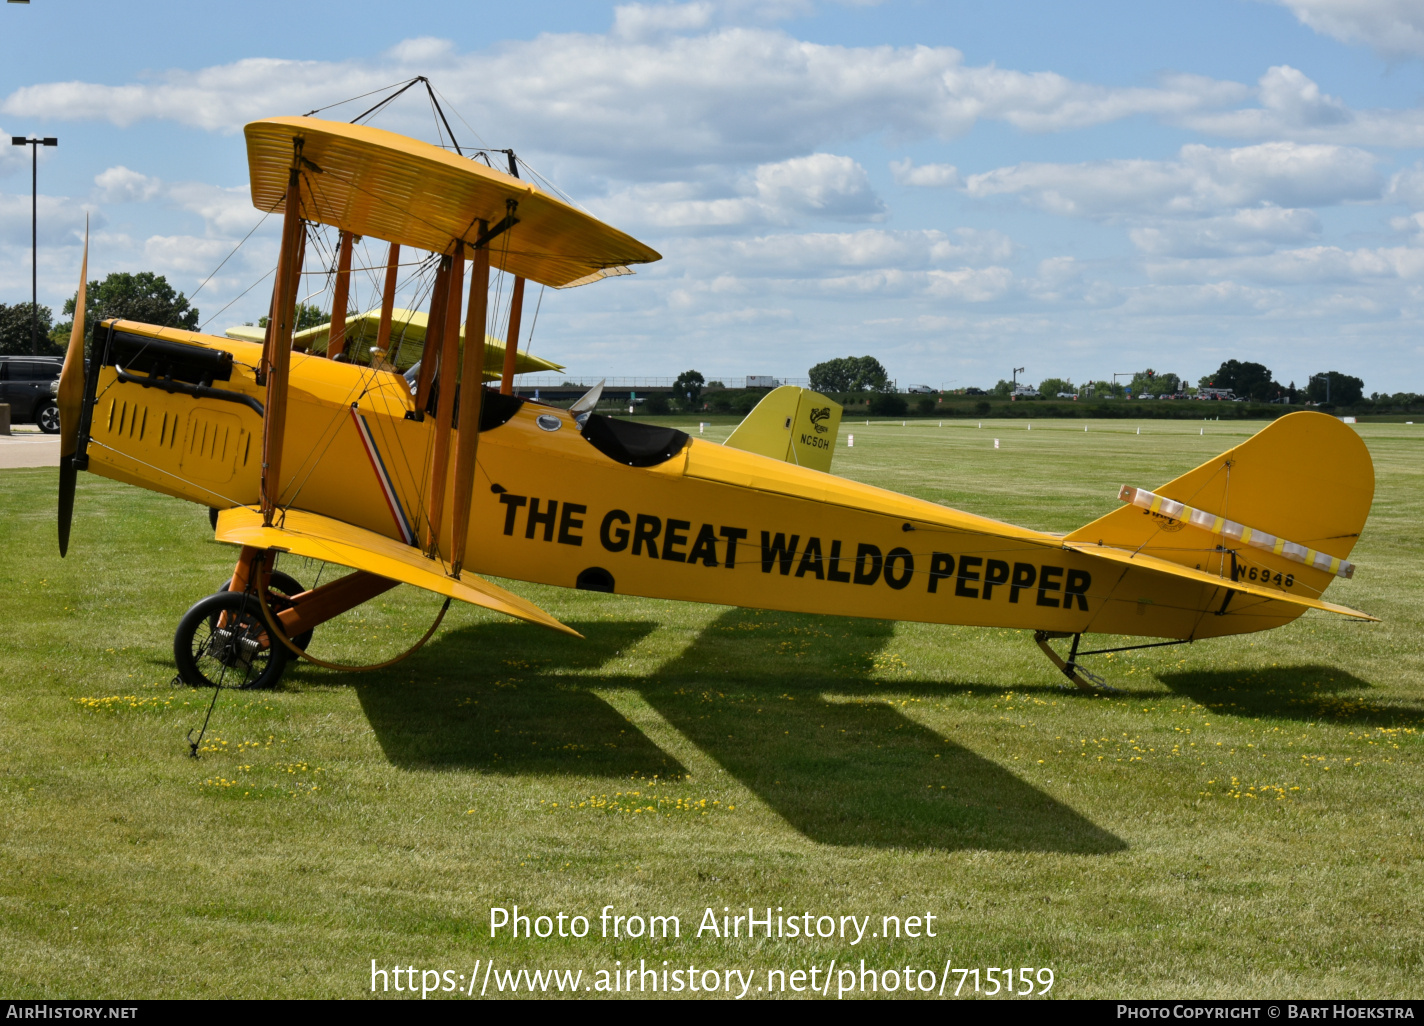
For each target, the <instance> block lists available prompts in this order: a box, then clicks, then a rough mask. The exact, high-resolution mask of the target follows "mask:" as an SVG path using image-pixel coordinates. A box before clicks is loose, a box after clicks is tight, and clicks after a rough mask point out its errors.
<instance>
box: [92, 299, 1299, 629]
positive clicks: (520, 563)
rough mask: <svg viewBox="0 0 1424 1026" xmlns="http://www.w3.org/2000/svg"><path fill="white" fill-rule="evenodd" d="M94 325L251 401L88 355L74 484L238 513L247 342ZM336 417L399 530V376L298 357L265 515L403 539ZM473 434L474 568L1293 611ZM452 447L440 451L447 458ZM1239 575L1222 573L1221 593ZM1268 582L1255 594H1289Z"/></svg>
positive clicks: (857, 593) (667, 592)
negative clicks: (80, 481)
mask: <svg viewBox="0 0 1424 1026" xmlns="http://www.w3.org/2000/svg"><path fill="white" fill-rule="evenodd" d="M113 329H114V333H115V335H116V336H124V337H127V338H129V339H131V340H134V341H130V342H129V345H130V346H133V345H134V344H135V341H136V340H137V339H140V338H143V337H146V336H157V337H158V338H161V339H162V340H164V341H166V342H168V343H170V344H178V345H182V346H186V347H192V348H193V349H194V350H195V351H207V352H218V353H223V352H225V353H230V354H231V355H232V358H233V362H232V375H231V379H230V380H229V381H226V382H219V383H215V384H214V386H213V387H215V388H220V389H221V390H224V391H228V392H231V393H232V394H233V395H236V396H243V397H246V398H248V399H249V400H250V401H251V403H252V405H247V404H243V403H241V402H233V401H230V400H226V399H224V400H218V399H215V398H204V397H195V396H191V395H187V394H181V393H170V392H165V391H164V390H163V388H162V385H161V383H152V384H140V383H137V382H136V381H134V380H132V379H134V378H137V377H139V375H136V374H132V373H130V374H128V377H129V378H130V379H131V380H128V381H124V380H120V379H119V370H120V369H121V368H119V367H116V366H113V365H104V363H103V361H102V360H98V361H96V371H95V374H96V381H95V384H94V396H95V399H94V401H93V412H92V419H91V425H90V433H89V440H88V445H87V455H88V469H89V470H90V471H92V472H94V473H97V474H100V475H102V476H105V477H110V478H113V479H115V480H119V481H124V482H126V483H129V484H134V485H138V486H140V487H144V488H149V489H153V490H156V491H160V492H165V493H167V494H170V495H174V496H176V497H178V498H183V499H187V500H190V501H192V502H196V503H201V504H203V505H206V506H215V507H219V508H228V507H255V506H256V505H257V504H258V501H259V491H260V453H261V432H262V418H261V416H260V414H259V413H258V412H257V410H258V405H257V404H260V403H261V401H262V399H263V396H264V391H263V389H262V388H261V387H260V386H259V385H258V384H257V383H256V376H255V368H256V366H257V361H258V359H259V356H260V350H261V347H260V346H257V345H254V344H250V343H243V342H238V341H234V340H231V339H225V338H216V337H213V336H205V335H199V334H196V333H189V332H182V331H176V330H173V329H154V328H151V327H147V326H143V325H138V324H131V323H127V322H119V323H118V324H115V325H113ZM105 331H106V329H105V328H101V329H100V331H99V332H98V334H97V336H96V337H98V338H100V339H103V338H104V337H105ZM353 403H354V404H355V406H356V408H357V409H358V411H359V412H360V413H361V414H362V415H363V416H364V418H365V420H366V423H367V424H368V425H369V430H370V437H371V440H372V441H373V442H374V444H375V446H376V447H377V449H378V450H379V452H380V456H381V460H382V462H383V464H384V466H385V469H386V471H387V472H388V476H389V480H390V482H391V483H392V484H393V486H394V488H395V491H396V493H397V495H396V497H397V499H398V501H399V507H400V509H401V510H403V511H405V512H406V515H407V516H412V515H414V517H415V518H416V519H417V521H418V516H419V510H420V509H421V492H422V491H423V486H424V482H425V481H426V479H427V478H428V476H429V467H428V462H429V459H430V453H431V452H432V450H433V448H434V446H433V438H432V432H433V431H435V430H437V428H438V426H437V424H436V422H435V421H434V419H432V418H428V417H427V418H425V419H423V420H417V419H414V418H413V416H412V415H413V413H414V412H415V407H414V400H413V397H412V396H411V393H410V388H409V386H408V384H407V382H406V380H405V379H404V378H403V377H402V376H401V375H399V374H396V373H392V372H388V371H373V370H371V369H370V368H368V367H360V366H356V365H353V364H349V363H338V362H333V361H331V360H326V359H322V358H321V357H318V356H309V355H303V354H296V353H294V354H293V356H292V365H291V385H290V394H289V407H288V414H287V424H286V439H285V443H284V449H285V451H286V453H287V457H286V465H287V470H286V472H285V474H284V482H285V483H284V485H283V490H282V493H281V495H280V497H279V498H278V500H277V505H278V506H280V507H283V508H285V509H292V510H303V511H309V512H311V513H316V514H319V515H321V516H324V517H328V518H331V519H333V520H337V521H341V522H344V523H346V524H349V525H352V526H353V527H355V528H359V529H363V530H364V531H367V532H371V533H374V534H377V535H382V536H384V537H386V538H389V539H393V540H398V541H399V540H402V532H401V530H400V525H399V521H398V516H397V514H396V513H395V512H394V511H393V509H392V506H391V503H390V501H389V498H388V496H387V494H386V491H385V488H384V487H383V484H382V482H381V480H380V477H379V475H378V472H377V470H376V469H375V468H374V467H373V465H372V462H371V460H370V458H369V455H368V452H367V450H366V448H365V446H364V443H363V441H362V438H361V435H360V432H359V431H358V429H357V427H356V426H355V421H354V420H353V418H352V416H351V407H352V404H353ZM594 416H595V417H598V415H596V414H595V415H594ZM483 419H484V422H485V427H484V429H483V430H482V431H481V433H480V449H479V459H478V463H477V468H476V476H475V488H474V500H473V503H472V506H471V514H470V521H469V529H468V536H467V548H466V551H467V553H468V555H467V557H466V563H465V566H466V568H467V569H468V570H470V571H473V572H475V573H477V574H483V575H492V576H496V577H505V578H512V579H514V580H521V581H531V582H537V583H541V584H552V585H559V586H564V587H579V586H582V587H586V588H593V589H595V590H609V591H614V592H617V593H620V594H630V595H641V596H646V597H651V598H665V599H681V600H688V601H697V602H714V603H724V604H727V605H737V606H747V607H755V608H764V609H779V610H789V611H796V612H806V613H819V612H835V613H837V614H841V615H848V616H864V617H881V618H886V619H893V620H913V621H925V622H931V623H953V624H965V625H979V626H999V627H1018V628H1032V629H1035V630H1046V631H1052V632H1061V633H1069V634H1077V633H1083V632H1089V631H1092V632H1101V633H1109V634H1124V635H1146V636H1152V637H1164V638H1207V637H1215V636H1220V635H1227V634H1238V633H1243V632H1247V631H1255V630H1262V629H1266V628H1269V627H1275V626H1279V625H1280V624H1283V623H1287V622H1289V621H1290V620H1292V619H1294V618H1295V617H1296V616H1298V615H1300V613H1301V612H1302V611H1303V608H1304V607H1302V606H1298V605H1295V604H1294V603H1290V602H1289V601H1269V600H1265V601H1262V600H1261V599H1260V598H1259V597H1258V598H1256V600H1255V601H1251V602H1243V603H1241V604H1240V605H1238V606H1237V607H1236V608H1235V609H1233V608H1232V607H1231V606H1230V605H1228V606H1227V607H1226V608H1225V609H1224V610H1223V609H1221V608H1220V607H1221V606H1222V603H1223V600H1224V598H1225V596H1226V594H1227V592H1228V591H1229V590H1235V589H1239V588H1240V587H1241V584H1240V583H1237V582H1236V581H1233V580H1231V579H1229V578H1226V577H1225V575H1224V568H1223V561H1229V560H1230V559H1231V558H1232V557H1231V556H1230V555H1229V554H1228V553H1226V552H1218V553H1215V554H1214V560H1212V561H1210V562H1208V563H1207V564H1206V565H1203V566H1201V567H1200V569H1201V570H1202V571H1205V572H1206V573H1209V574H1212V575H1220V576H1218V579H1216V580H1214V581H1211V582H1207V581H1188V580H1183V579H1181V578H1179V577H1175V576H1168V575H1164V574H1162V573H1160V572H1157V571H1155V570H1152V569H1145V568H1144V569H1140V570H1139V569H1136V568H1134V567H1132V566H1124V565H1123V564H1121V563H1119V562H1116V561H1110V560H1108V559H1105V558H1103V557H1101V556H1097V555H1094V554H1092V553H1091V552H1085V551H1081V550H1080V549H1077V548H1072V547H1069V546H1068V545H1065V541H1064V537H1063V536H1061V535H1056V534H1051V533H1047V532H1043V531H1035V530H1030V529H1027V528H1020V527H1015V526H1013V525H1010V524H1006V523H1003V522H1001V521H996V520H992V519H988V518H985V517H979V516H974V515H972V514H969V513H964V512H960V511H958V510H954V509H950V508H947V507H945V506H941V505H938V504H936V503H932V502H927V501H924V500H921V499H915V498H911V497H908V496H904V495H899V494H896V493H893V492H890V491H886V490H884V489H880V488H875V487H871V486H869V485H864V484H859V483H857V482H853V481H849V480H846V479H844V478H840V477H836V476H834V475H831V474H827V473H821V472H819V471H815V470H809V469H805V468H802V467H797V466H792V465H789V464H787V463H784V462H781V461H778V460H774V459H771V458H769V457H765V456H760V455H757V454H754V453H749V452H743V451H741V450H737V449H731V448H728V447H725V446H722V445H719V444H716V443H712V442H707V441H704V440H702V439H698V438H691V437H687V436H682V435H680V433H675V432H670V431H667V432H665V433H666V434H667V435H669V436H670V444H669V447H670V448H672V449H673V450H674V451H672V452H671V453H669V454H667V455H666V456H665V458H660V457H661V455H662V454H660V453H653V454H651V455H648V454H644V455H642V456H641V457H640V458H639V457H634V458H638V459H639V461H640V462H644V463H651V465H646V466H629V465H627V464H626V463H625V462H624V460H625V459H627V458H628V454H627V453H626V452H621V453H620V452H618V451H617V450H616V447H615V446H614V444H613V443H607V444H605V446H604V448H600V447H599V446H598V445H596V444H594V443H593V442H591V441H590V440H589V438H588V437H586V433H585V431H584V430H582V429H581V428H580V425H579V424H578V423H577V422H576V421H575V418H574V417H573V416H572V415H571V414H570V413H568V412H567V411H565V410H562V409H558V408H555V407H551V406H547V405H542V404H539V403H536V402H532V401H525V400H520V399H517V398H514V397H502V396H498V395H496V394H494V393H490V392H487V395H486V400H485V416H484V418H483ZM601 419H603V420H604V422H605V426H607V424H608V419H607V418H601ZM621 424H622V422H613V426H614V428H615V429H617V428H618V427H619V426H621ZM632 427H634V428H642V429H643V430H644V431H646V430H648V429H646V428H643V426H642V425H641V424H640V425H632ZM455 433H456V434H457V435H458V429H457V430H456V432H455ZM615 441H616V439H615ZM609 448H613V449H614V451H605V450H606V449H609ZM455 450H456V445H455V443H454V442H452V443H451V445H450V446H449V447H448V452H449V453H450V456H449V457H448V458H449V459H451V460H453V459H454V455H453V454H454V452H455ZM452 502H453V495H449V496H447V500H446V506H447V510H446V515H445V516H444V517H443V518H442V519H443V527H442V530H443V532H444V534H443V535H442V538H441V543H440V545H439V549H440V550H441V551H443V552H449V551H450V550H451V544H450V543H451V539H450V537H449V531H450V525H451V523H452V517H451V516H450V515H449V507H450V505H451V504H452ZM414 526H415V527H416V529H417V532H418V531H419V529H420V526H421V525H420V524H419V523H418V522H415V523H414ZM1249 560H1250V556H1249V555H1245V556H1240V557H1238V563H1237V570H1236V573H1237V576H1238V577H1240V576H1243V574H1244V571H1245V569H1246V565H1247V563H1248V561H1249ZM1299 569H1300V568H1297V570H1299ZM1287 575H1289V569H1288V570H1287ZM1281 581H1282V583H1281V584H1279V585H1274V586H1272V585H1267V586H1268V587H1271V588H1272V590H1278V591H1279V592H1280V593H1281V597H1282V598H1283V599H1287V600H1288V599H1289V598H1292V597H1294V596H1291V595H1290V593H1289V588H1290V587H1291V585H1286V584H1284V581H1285V577H1284V576H1282V577H1281ZM1293 583H1294V582H1292V585H1293Z"/></svg>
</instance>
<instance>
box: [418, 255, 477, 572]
mask: <svg viewBox="0 0 1424 1026" xmlns="http://www.w3.org/2000/svg"><path fill="white" fill-rule="evenodd" d="M449 280H450V284H449V289H450V291H449V293H448V295H447V298H446V303H445V323H444V330H443V332H442V335H443V338H442V339H441V347H440V369H439V371H438V373H439V375H440V378H439V385H438V388H437V395H436V397H435V398H436V402H437V403H439V408H438V409H437V410H436V413H435V427H434V429H433V430H434V432H435V437H434V445H432V446H431V457H430V480H429V484H428V487H427V488H426V497H427V506H426V511H425V552H426V555H429V556H434V555H435V554H436V552H437V551H438V550H439V548H440V523H441V521H442V519H443V518H444V514H445V482H446V481H447V480H448V479H449V474H450V431H451V429H452V427H453V425H454V422H455V385H456V383H457V380H458V375H459V367H458V366H457V364H458V363H459V360H460V328H459V324H460V299H461V296H460V292H461V289H462V288H463V286H464V281H465V246H464V243H463V242H458V241H457V242H456V243H455V251H454V253H453V254H452V255H451V258H450V279H449ZM429 347H430V341H429V340H428V339H427V340H426V348H427V349H428V348H429ZM466 348H467V349H468V348H469V347H468V346H466Z"/></svg>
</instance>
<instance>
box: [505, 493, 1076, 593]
mask: <svg viewBox="0 0 1424 1026" xmlns="http://www.w3.org/2000/svg"><path fill="white" fill-rule="evenodd" d="M499 504H500V505H501V506H502V507H503V509H504V517H503V522H504V534H505V535H506V536H507V537H510V538H514V537H520V538H524V539H526V540H533V541H545V542H557V543H558V544H560V545H574V546H579V545H582V544H583V540H584V539H583V535H582V533H581V532H582V530H583V527H584V516H585V515H586V514H587V513H588V509H589V507H588V505H587V504H585V503H579V502H570V501H569V500H567V499H562V500H560V499H548V498H541V497H539V496H530V495H515V494H513V493H511V492H503V493H501V494H500V495H499ZM560 511H562V512H560ZM598 519H599V529H598V543H599V545H601V546H602V548H603V550H604V551H605V552H609V553H615V554H624V553H626V554H628V555H630V556H639V557H644V558H648V559H661V560H666V561H668V562H671V563H688V564H700V565H702V566H706V567H719V566H720V567H723V568H725V569H729V570H730V569H734V568H735V567H736V566H737V554H738V543H739V542H742V541H746V540H747V539H748V538H749V537H751V536H752V535H753V534H754V533H755V534H759V535H760V545H759V547H758V549H757V552H758V556H759V564H760V567H761V571H762V573H766V574H772V573H778V574H780V575H781V576H782V577H792V578H798V579H799V578H809V579H812V580H816V581H829V582H831V583H835V584H860V585H866V586H870V585H874V584H877V583H881V582H883V583H884V584H885V585H886V586H888V587H889V588H891V589H892V590H895V591H900V590H903V589H905V588H908V587H909V586H910V584H911V582H912V581H913V580H914V578H915V568H916V555H915V553H913V552H911V551H910V550H909V549H907V548H905V547H904V546H903V545H896V546H893V547H890V548H889V549H888V550H882V549H881V547H880V546H879V545H876V544H874V543H872V542H860V541H857V542H850V541H846V540H844V539H839V538H827V539H824V540H823V539H822V538H820V537H819V536H816V535H808V536H803V535H801V534H795V533H788V532H786V531H775V532H772V531H757V532H754V531H753V530H751V529H749V528H745V527H738V526H729V525H726V524H710V523H701V524H698V523H695V522H694V521H692V520H683V519H679V518H677V517H665V516H659V515H656V514H652V513H637V512H629V511H628V510H623V509H611V510H609V511H608V512H607V513H605V514H603V516H602V517H601V518H598ZM556 524H557V525H558V527H557V531H556V529H555V525H556ZM920 558H921V566H923V565H924V563H925V562H926V560H925V557H924V555H923V554H922V555H921V557H920ZM927 562H928V570H927V571H925V572H923V585H924V591H926V592H927V593H929V594H932V595H933V594H941V595H950V594H952V595H953V596H955V597H958V598H971V599H993V597H994V593H995V589H996V588H997V589H998V590H999V594H1000V596H1001V597H1004V598H1006V599H1007V601H1009V602H1011V603H1017V602H1018V601H1019V595H1020V593H1022V592H1025V591H1027V592H1028V593H1029V594H1031V595H1033V596H1034V601H1035V603H1036V604H1037V605H1040V606H1046V607H1050V608H1060V607H1061V608H1063V609H1074V608H1076V609H1078V610H1081V611H1083V612H1088V611H1089V606H1088V592H1089V589H1090V588H1092V586H1093V578H1092V574H1090V573H1089V572H1088V571H1086V570H1078V569H1066V568H1064V567H1062V566H1054V565H1052V564H1034V563H1024V562H1014V563H1013V564H1010V563H1007V562H1005V561H1004V560H1000V559H988V560H985V559H984V558H983V557H980V556H973V555H961V556H959V557H958V558H957V561H956V557H955V556H954V555H953V554H951V553H948V552H931V553H929V554H928V560H927ZM956 566H958V568H959V572H958V574H957V575H956V574H955V567H956ZM946 580H952V581H953V583H954V587H953V590H952V591H951V590H950V589H948V588H946V589H945V591H940V582H941V581H946Z"/></svg>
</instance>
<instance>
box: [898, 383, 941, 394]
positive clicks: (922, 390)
mask: <svg viewBox="0 0 1424 1026" xmlns="http://www.w3.org/2000/svg"><path fill="white" fill-rule="evenodd" d="M905 391H906V392H908V393H910V394H911V395H934V389H933V388H931V387H930V386H929V385H911V386H910V387H909V388H907V389H905Z"/></svg>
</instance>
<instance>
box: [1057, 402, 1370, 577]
mask: <svg viewBox="0 0 1424 1026" xmlns="http://www.w3.org/2000/svg"><path fill="white" fill-rule="evenodd" d="M1136 484H1138V482H1134V485H1136ZM1374 490H1375V475H1374V466H1373V464H1372V463H1371V461H1370V452H1369V450H1368V449H1367V448H1366V447H1365V443H1364V442H1363V441H1362V440H1361V438H1360V436H1359V434H1358V433H1357V432H1356V431H1355V429H1354V428H1352V427H1350V426H1349V425H1347V424H1343V423H1341V422H1340V421H1339V420H1337V419H1336V418H1334V417H1330V416H1327V415H1325V414H1323V413H1315V412H1311V411H1305V412H1301V413H1291V414H1287V415H1286V416H1284V417H1281V418H1280V419H1279V420H1277V421H1274V422H1273V423H1271V424H1269V425H1267V426H1266V427H1264V428H1262V429H1261V430H1260V431H1258V432H1256V434H1254V435H1252V436H1251V437H1250V438H1248V439H1246V440H1245V441H1244V442H1242V443H1241V444H1240V445H1237V446H1236V447H1235V448H1232V449H1229V450H1228V451H1226V452H1224V453H1222V454H1221V455H1220V456H1216V457H1214V458H1212V459H1209V460H1207V461H1206V462H1205V463H1203V464H1202V465H1201V466H1199V467H1197V468H1196V469H1195V470H1191V471H1188V472H1187V473H1185V474H1183V475H1182V476H1181V477H1178V478H1176V479H1174V480H1172V481H1169V482H1167V483H1166V484H1164V485H1160V486H1158V487H1155V488H1152V489H1151V490H1150V491H1146V492H1144V491H1143V490H1142V489H1140V488H1138V487H1128V488H1124V489H1123V490H1122V492H1121V493H1120V496H1119V497H1120V498H1121V499H1122V500H1123V501H1124V502H1126V503H1128V505H1125V506H1122V507H1120V508H1118V509H1115V510H1113V511H1112V512H1111V513H1108V514H1107V515H1106V516H1102V517H1099V518H1098V519H1097V520H1094V521H1093V522H1092V523H1090V524H1087V525H1086V526H1084V527H1080V528H1079V529H1078V530H1076V531H1074V532H1072V533H1071V534H1069V535H1068V537H1067V541H1069V542H1082V543H1085V544H1087V545H1090V546H1097V545H1105V546H1109V547H1112V548H1117V549H1126V550H1128V551H1129V552H1134V553H1142V554H1143V555H1148V556H1154V557H1156V558H1159V559H1162V560H1165V561H1167V562H1170V563H1174V564H1176V565H1177V566H1179V567H1185V568H1188V569H1198V570H1202V571H1205V572H1207V573H1209V574H1210V575H1212V576H1213V577H1219V578H1226V579H1227V580H1231V579H1233V578H1234V579H1235V581H1234V583H1236V584H1246V583H1247V582H1248V580H1249V581H1253V582H1254V581H1256V580H1258V579H1259V576H1260V574H1261V573H1263V572H1267V571H1269V573H1270V576H1271V578H1272V579H1273V580H1275V579H1276V578H1277V577H1279V579H1280V580H1281V581H1285V580H1286V578H1288V577H1289V578H1290V579H1291V581H1292V585H1291V587H1292V588H1293V589H1294V591H1293V593H1292V595H1291V596H1290V599H1288V600H1294V599H1295V598H1296V593H1304V594H1307V595H1311V596H1316V597H1318V596H1319V595H1321V594H1322V593H1323V592H1324V591H1325V589H1326V588H1327V587H1328V586H1329V585H1330V584H1331V583H1332V582H1334V581H1335V580H1336V579H1337V576H1338V577H1349V576H1352V575H1353V573H1354V569H1355V568H1354V565H1353V564H1351V563H1350V562H1349V560H1348V558H1347V557H1348V556H1349V555H1350V551H1351V549H1353V548H1354V547H1355V543H1356V542H1357V541H1358V540H1359V537H1360V532H1361V531H1362V530H1363V529H1364V526H1365V519H1366V517H1368V516H1369V512H1370V503H1371V502H1372V501H1373V499H1374ZM1092 551H1094V552H1096V551H1098V550H1097V549H1096V548H1093V550H1092ZM1248 575H1249V576H1248ZM1301 604H1304V603H1301Z"/></svg>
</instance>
